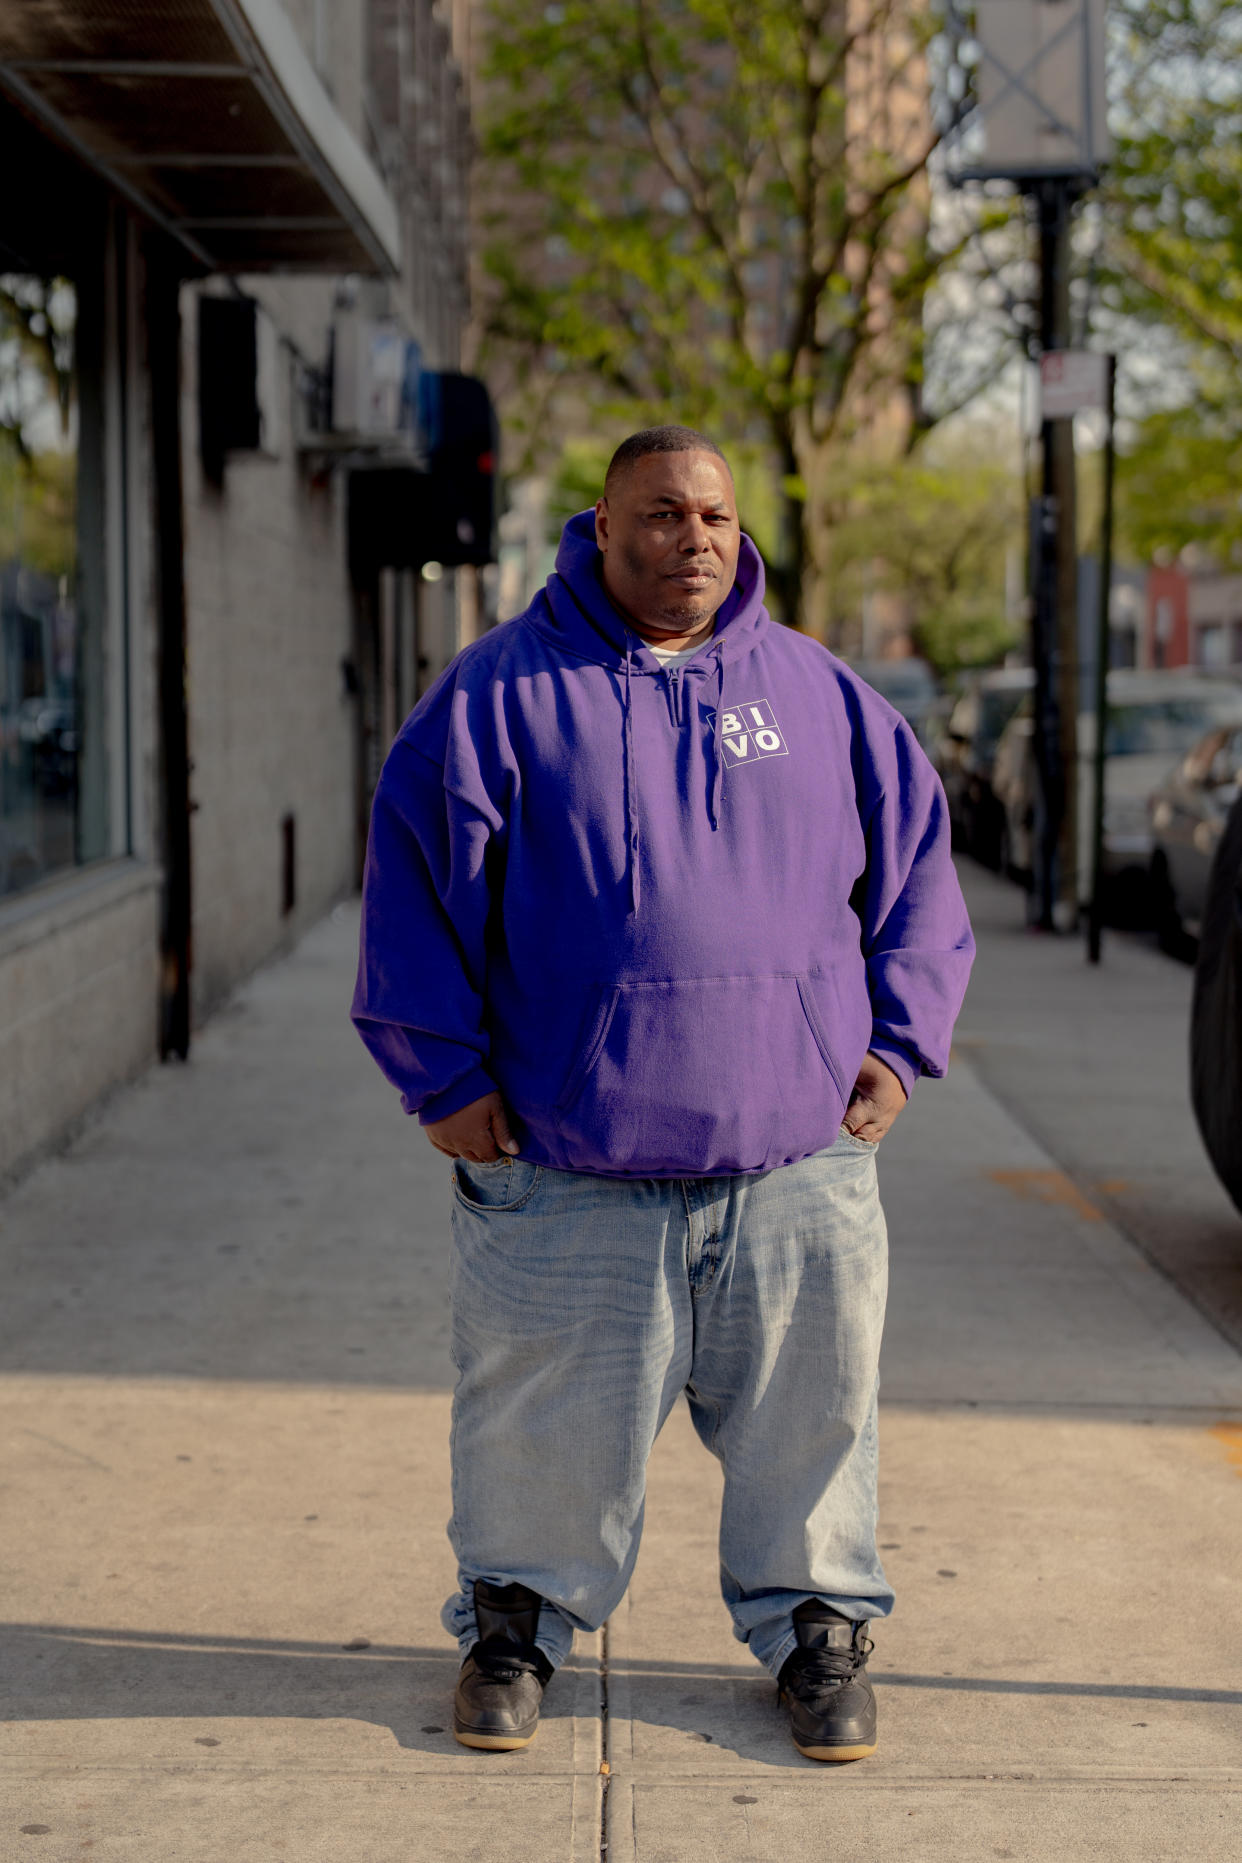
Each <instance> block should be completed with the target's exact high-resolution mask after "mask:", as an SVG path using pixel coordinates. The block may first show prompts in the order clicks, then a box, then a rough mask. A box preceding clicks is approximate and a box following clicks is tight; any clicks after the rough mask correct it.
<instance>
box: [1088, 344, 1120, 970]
mask: <svg viewBox="0 0 1242 1863" xmlns="http://www.w3.org/2000/svg"><path fill="white" fill-rule="evenodd" d="M1116 384H1117V358H1116V356H1109V357H1108V358H1107V368H1106V374H1105V386H1104V409H1105V414H1106V416H1107V420H1108V429H1107V433H1106V435H1105V440H1104V510H1103V514H1102V516H1101V519H1100V606H1099V614H1098V616H1097V622H1096V646H1095V750H1094V756H1093V762H1094V766H1095V767H1094V773H1093V778H1092V797H1091V911H1090V915H1089V917H1088V920H1087V961H1088V962H1089V963H1092V964H1098V963H1099V961H1100V929H1101V926H1102V923H1103V911H1104V897H1103V891H1104V768H1105V759H1104V751H1105V733H1106V728H1107V724H1108V658H1109V626H1108V623H1109V606H1110V595H1111V590H1112V579H1113V477H1114V465H1115V461H1116V445H1115V442H1114V435H1113V416H1114V407H1115V401H1116Z"/></svg>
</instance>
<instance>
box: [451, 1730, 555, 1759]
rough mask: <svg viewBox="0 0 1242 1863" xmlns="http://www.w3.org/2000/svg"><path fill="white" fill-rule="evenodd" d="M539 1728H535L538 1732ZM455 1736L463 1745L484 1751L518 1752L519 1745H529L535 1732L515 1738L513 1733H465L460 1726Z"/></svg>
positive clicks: (454, 1733) (454, 1731)
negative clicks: (523, 1737) (522, 1737)
mask: <svg viewBox="0 0 1242 1863" xmlns="http://www.w3.org/2000/svg"><path fill="white" fill-rule="evenodd" d="M538 1732H539V1729H538V1728H536V1729H535V1733H536V1734H537V1733H538ZM453 1738H454V1740H456V1741H458V1742H459V1743H460V1744H461V1745H462V1746H463V1747H478V1748H479V1749H480V1750H481V1751H482V1752H484V1753H516V1752H517V1750H518V1748H519V1747H528V1746H529V1745H530V1743H531V1741H532V1740H533V1739H534V1738H535V1734H527V1735H526V1737H525V1739H521V1740H518V1739H515V1738H514V1736H513V1735H512V1734H468V1733H467V1734H463V1733H462V1732H461V1731H460V1730H459V1729H458V1728H456V1727H455V1728H454V1729H453Z"/></svg>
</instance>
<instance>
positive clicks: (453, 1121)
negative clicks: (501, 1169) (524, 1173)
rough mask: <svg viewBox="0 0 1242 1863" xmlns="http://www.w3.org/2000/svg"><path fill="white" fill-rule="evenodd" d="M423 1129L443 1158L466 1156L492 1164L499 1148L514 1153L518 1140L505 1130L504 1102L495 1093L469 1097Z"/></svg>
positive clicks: (479, 1162) (507, 1128) (509, 1153)
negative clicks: (469, 1098) (462, 1104)
mask: <svg viewBox="0 0 1242 1863" xmlns="http://www.w3.org/2000/svg"><path fill="white" fill-rule="evenodd" d="M423 1131H424V1132H425V1133H426V1134H427V1137H428V1138H429V1139H430V1140H431V1142H432V1144H433V1145H434V1146H435V1148H436V1150H437V1151H442V1152H443V1153H444V1155H445V1157H446V1158H469V1159H470V1160H471V1162H472V1163H473V1164H494V1163H495V1162H496V1160H497V1158H499V1156H500V1154H501V1152H507V1153H508V1155H509V1157H510V1158H516V1157H517V1151H518V1144H517V1140H516V1139H515V1138H514V1136H513V1134H512V1132H510V1130H509V1118H508V1114H507V1113H506V1112H505V1103H504V1101H503V1100H502V1099H501V1097H500V1095H499V1094H498V1093H485V1094H484V1095H483V1098H482V1099H481V1100H471V1102H470V1104H469V1106H463V1107H462V1109H461V1111H460V1112H457V1113H450V1114H449V1116H448V1118H447V1119H437V1120H436V1121H435V1124H434V1125H429V1126H424V1127H423Z"/></svg>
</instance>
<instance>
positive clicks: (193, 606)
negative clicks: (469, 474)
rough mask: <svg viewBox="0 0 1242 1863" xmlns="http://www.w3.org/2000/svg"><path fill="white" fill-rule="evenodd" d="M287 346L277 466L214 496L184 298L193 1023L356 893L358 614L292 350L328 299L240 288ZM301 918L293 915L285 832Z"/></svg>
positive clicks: (331, 482) (257, 458) (337, 496)
mask: <svg viewBox="0 0 1242 1863" xmlns="http://www.w3.org/2000/svg"><path fill="white" fill-rule="evenodd" d="M242 283H243V286H244V288H245V289H246V290H247V291H248V292H251V293H252V294H253V295H254V296H256V297H257V298H258V299H259V300H260V302H261V303H262V304H263V306H264V307H265V309H266V310H267V311H268V312H269V313H270V314H271V316H272V319H273V321H274V323H275V324H276V327H277V329H278V330H279V331H280V332H282V336H283V338H284V339H285V340H284V341H282V345H281V356H282V363H283V366H282V368H281V370H280V373H279V396H280V401H279V406H278V416H279V418H278V421H277V432H276V449H277V456H276V457H274V458H269V457H267V456H266V455H265V454H257V453H255V454H234V455H232V456H231V457H230V458H229V460H228V463H227V465H226V467H225V472H224V480H223V485H222V486H221V487H220V488H219V489H217V488H216V487H215V486H213V485H212V484H210V483H209V482H208V481H207V480H206V479H205V477H204V474H203V470H202V465H201V462H200V459H199V452H198V414H199V410H198V395H197V349H196V339H197V299H198V296H199V293H200V290H202V289H211V290H215V289H218V287H217V286H216V285H214V284H212V285H209V286H207V287H197V286H188V287H186V289H185V290H184V291H183V292H182V327H183V358H184V367H183V396H182V460H183V466H182V470H183V474H184V486H185V585H186V662H187V691H188V709H189V739H190V758H191V762H192V764H193V771H192V775H191V797H192V802H193V805H194V812H193V815H192V818H191V828H190V833H191V850H192V862H193V865H192V881H191V889H192V890H191V899H192V911H193V926H194V944H193V969H192V972H191V988H192V993H193V1007H194V1013H195V1016H196V1018H197V1019H198V1020H200V1021H201V1019H202V1018H203V1017H204V1016H205V1015H207V1014H208V1013H209V1012H210V1011H211V1009H212V1008H214V1007H215V1006H216V1005H217V1004H218V1003H219V1002H220V1001H221V999H222V998H223V997H224V996H225V995H226V994H227V993H228V991H229V990H230V989H231V988H232V987H233V985H234V984H235V983H236V982H237V981H238V979H239V978H241V977H243V976H245V975H246V974H247V973H248V972H249V971H251V970H253V969H254V968H255V966H256V965H257V964H259V963H261V962H262V960H263V959H264V958H265V957H267V956H268V955H270V954H271V953H272V952H273V951H274V950H276V949H278V948H280V947H281V946H282V945H284V944H286V943H288V942H289V941H290V940H291V939H293V938H295V937H296V936H297V935H298V933H299V932H301V931H302V930H304V929H305V928H306V926H307V925H309V924H311V923H313V922H314V920H315V919H316V918H317V917H319V916H321V915H322V913H323V912H324V911H325V910H326V909H327V907H328V906H329V905H331V903H332V902H333V900H335V899H337V898H339V897H340V896H341V895H342V894H343V893H344V892H345V891H347V890H348V889H349V888H350V886H351V885H352V883H353V870H354V795H353V732H354V712H353V705H352V702H351V700H350V698H349V696H348V694H347V692H346V685H345V678H344V674H343V670H342V663H343V662H344V661H345V660H347V659H348V658H349V657H350V654H351V651H352V649H351V625H352V608H351V594H350V588H349V580H348V574H347V566H346V550H345V536H344V502H345V499H344V480H343V477H342V476H341V475H340V474H339V473H331V474H329V475H326V476H325V477H323V478H322V479H319V480H316V479H315V478H313V477H312V476H311V473H310V471H309V470H308V469H307V467H306V466H305V465H304V464H303V463H302V462H301V461H300V459H299V456H298V453H297V451H296V448H295V444H294V396H293V367H294V354H293V350H292V348H291V347H290V345H291V344H292V345H296V347H297V348H298V350H300V352H301V353H302V354H303V355H304V356H306V357H308V358H312V359H314V360H319V359H321V358H322V355H323V353H324V350H325V348H326V341H327V331H328V324H329V320H330V317H331V309H332V291H333V286H332V282H331V281H330V280H323V279H300V280H292V279H283V280H281V279H262V280H255V279H250V280H243V281H242ZM287 815H292V817H293V820H294V823H295V847H296V905H295V907H294V909H293V911H292V912H290V913H288V914H286V913H285V912H284V911H283V899H282V882H283V859H284V856H283V843H282V832H283V831H282V823H283V821H284V818H285V817H286V816H287Z"/></svg>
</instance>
